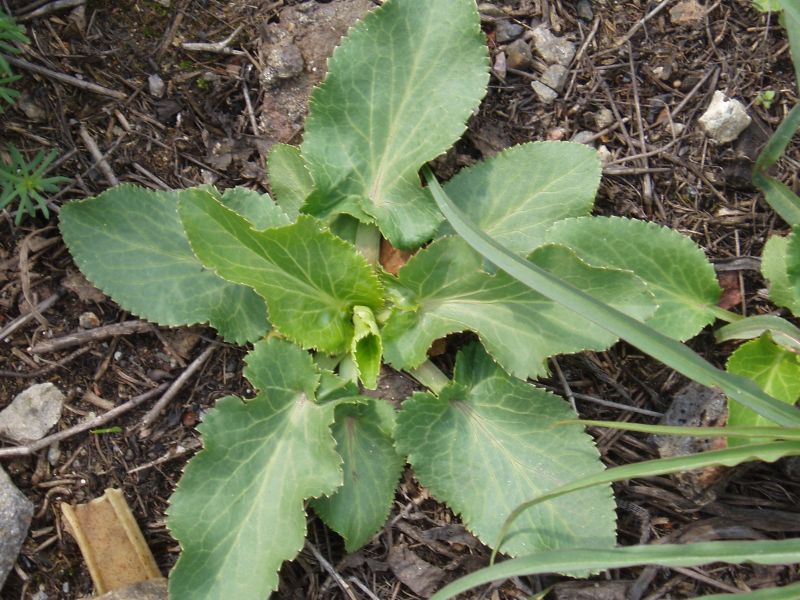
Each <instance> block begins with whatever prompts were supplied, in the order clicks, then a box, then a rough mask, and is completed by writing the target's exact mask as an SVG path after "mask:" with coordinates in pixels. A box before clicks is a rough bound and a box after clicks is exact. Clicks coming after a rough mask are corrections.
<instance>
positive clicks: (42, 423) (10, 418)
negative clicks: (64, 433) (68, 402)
mask: <svg viewBox="0 0 800 600" xmlns="http://www.w3.org/2000/svg"><path fill="white" fill-rule="evenodd" d="M64 400H65V396H64V394H62V393H61V390H59V389H58V388H57V387H56V386H54V385H53V384H52V383H37V384H34V385H32V386H30V387H28V388H27V389H25V390H24V391H22V392H20V393H19V394H17V395H16V397H15V398H14V400H13V401H12V402H11V404H9V405H8V406H7V407H6V408H4V409H3V410H2V411H0V435H3V436H5V437H7V438H9V439H12V440H14V441H15V442H19V443H20V444H28V443H31V442H35V441H36V440H40V439H42V438H43V437H44V436H45V435H47V432H48V431H50V429H51V428H52V427H53V426H54V425H55V424H56V423H58V420H59V419H60V418H61V409H62V407H63V405H64Z"/></svg>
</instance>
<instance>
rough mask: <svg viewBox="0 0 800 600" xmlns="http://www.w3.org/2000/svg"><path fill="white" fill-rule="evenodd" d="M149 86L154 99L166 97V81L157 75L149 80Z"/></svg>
mask: <svg viewBox="0 0 800 600" xmlns="http://www.w3.org/2000/svg"><path fill="white" fill-rule="evenodd" d="M147 86H148V88H149V89H150V95H151V96H152V97H153V98H161V96H163V95H164V90H165V89H166V86H165V85H164V80H163V79H161V77H160V76H159V75H157V74H155V73H154V74H153V75H150V77H148V78H147Z"/></svg>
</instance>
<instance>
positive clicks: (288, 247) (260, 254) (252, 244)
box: [179, 193, 383, 354]
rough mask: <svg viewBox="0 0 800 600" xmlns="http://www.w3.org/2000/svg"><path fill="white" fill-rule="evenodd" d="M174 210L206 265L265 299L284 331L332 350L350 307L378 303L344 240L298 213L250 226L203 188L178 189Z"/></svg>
mask: <svg viewBox="0 0 800 600" xmlns="http://www.w3.org/2000/svg"><path fill="white" fill-rule="evenodd" d="M179 212H180V215H181V219H182V220H183V225H184V227H185V228H186V233H187V235H188V237H189V242H190V243H191V246H192V249H193V250H194V252H195V254H197V257H198V258H199V259H200V260H201V261H202V262H203V264H204V265H206V266H207V267H209V268H211V269H214V270H215V271H216V272H217V273H218V274H219V275H220V276H222V277H224V278H225V279H227V280H229V281H233V282H235V283H240V284H244V285H248V286H250V287H252V288H253V289H255V290H256V292H258V293H259V294H260V295H261V296H262V297H263V298H264V299H266V301H267V305H268V306H269V312H270V319H271V320H272V323H273V324H274V325H275V327H276V329H278V330H279V331H280V332H281V333H282V334H284V335H285V336H287V337H289V338H291V339H292V340H296V341H297V342H298V343H300V344H301V345H303V346H304V347H306V348H316V349H319V350H322V351H325V352H329V353H331V354H336V353H339V352H344V351H345V350H349V349H350V348H349V347H350V342H351V339H352V337H353V307H355V306H357V305H362V306H366V307H369V308H370V309H372V310H377V309H379V308H380V307H381V304H382V303H383V298H382V294H381V288H380V284H379V282H378V280H377V276H376V275H375V274H374V272H373V271H372V269H371V268H370V266H369V265H368V264H367V262H366V261H365V260H364V259H363V258H362V257H361V255H360V254H358V253H357V252H356V250H355V248H353V246H351V245H350V244H348V243H347V242H345V241H343V240H341V239H339V238H337V237H336V236H334V235H333V234H332V233H330V232H328V231H323V230H322V229H321V228H320V223H319V222H318V221H317V220H316V219H313V218H311V217H308V216H302V217H300V218H299V219H298V220H297V221H296V222H295V223H293V224H292V225H287V226H285V227H277V228H273V229H267V230H265V231H255V230H254V229H252V228H251V227H250V224H249V223H248V222H247V221H246V220H245V219H243V218H242V217H240V216H239V215H237V214H236V213H235V212H233V211H231V210H229V209H227V208H226V207H224V206H223V205H222V204H220V203H219V202H218V201H217V200H215V199H214V198H213V197H212V196H210V195H209V194H201V193H196V194H192V195H191V196H186V197H182V199H181V203H180V208H179Z"/></svg>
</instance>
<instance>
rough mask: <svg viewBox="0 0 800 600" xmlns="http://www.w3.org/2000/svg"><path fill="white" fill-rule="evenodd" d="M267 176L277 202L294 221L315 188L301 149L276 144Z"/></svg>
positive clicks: (270, 153)
mask: <svg viewBox="0 0 800 600" xmlns="http://www.w3.org/2000/svg"><path fill="white" fill-rule="evenodd" d="M267 174H268V175H269V185H270V187H271V188H272V193H273V194H275V201H276V202H277V203H278V205H279V206H280V207H281V208H282V209H283V210H284V212H285V213H286V214H287V215H288V216H289V218H290V219H291V220H292V221H294V220H295V219H296V218H297V215H298V214H300V207H301V206H303V203H304V202H305V201H306V198H307V197H308V196H309V194H311V191H312V190H313V188H314V182H313V181H312V179H311V175H310V174H309V172H308V167H306V163H305V161H304V160H303V157H302V156H300V148H298V147H296V146H289V145H288V144H275V145H273V146H272V148H270V150H269V155H268V156H267Z"/></svg>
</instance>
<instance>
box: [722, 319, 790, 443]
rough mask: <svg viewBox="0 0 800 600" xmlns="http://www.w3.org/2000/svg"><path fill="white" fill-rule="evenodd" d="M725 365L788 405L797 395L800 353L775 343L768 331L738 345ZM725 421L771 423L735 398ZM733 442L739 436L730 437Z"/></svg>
mask: <svg viewBox="0 0 800 600" xmlns="http://www.w3.org/2000/svg"><path fill="white" fill-rule="evenodd" d="M726 366H727V369H728V371H730V372H731V373H737V374H739V375H744V376H745V377H749V378H750V379H752V380H753V381H755V382H756V383H757V384H758V386H759V387H760V388H761V389H762V390H764V391H765V392H766V393H768V394H769V395H770V396H772V397H773V398H778V399H779V400H783V401H784V402H786V403H787V404H789V405H793V404H794V403H795V401H796V400H797V399H798V398H800V356H799V355H797V354H796V353H794V352H791V351H789V350H787V349H786V348H783V347H781V346H779V345H777V344H776V343H775V342H773V341H772V337H771V336H770V334H769V333H764V334H763V335H762V336H761V337H759V338H758V339H755V340H752V341H749V342H747V343H745V344H742V345H741V346H739V348H737V349H736V351H735V352H734V353H733V354H731V356H730V358H728V363H727V365H726ZM728 424H729V425H731V426H733V427H737V426H742V427H744V426H759V425H772V423H771V421H769V420H767V419H765V418H764V417H762V416H761V415H759V414H758V413H756V412H754V411H752V410H750V409H749V408H747V407H745V406H742V405H741V404H739V403H738V402H736V401H735V400H732V401H730V402H728ZM732 442H733V443H741V440H740V439H738V438H733V439H732ZM729 443H731V442H730V441H729Z"/></svg>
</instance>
